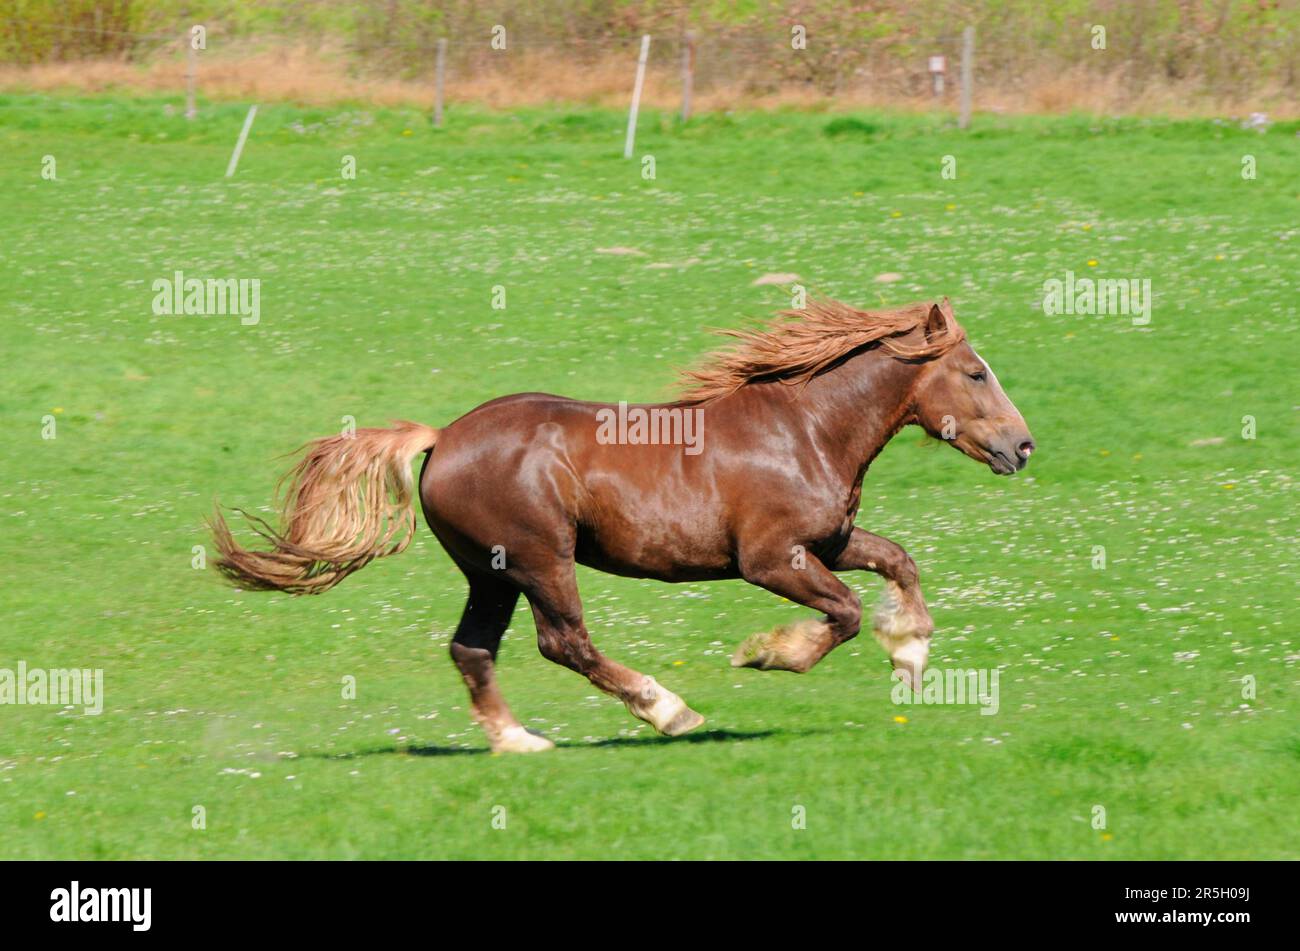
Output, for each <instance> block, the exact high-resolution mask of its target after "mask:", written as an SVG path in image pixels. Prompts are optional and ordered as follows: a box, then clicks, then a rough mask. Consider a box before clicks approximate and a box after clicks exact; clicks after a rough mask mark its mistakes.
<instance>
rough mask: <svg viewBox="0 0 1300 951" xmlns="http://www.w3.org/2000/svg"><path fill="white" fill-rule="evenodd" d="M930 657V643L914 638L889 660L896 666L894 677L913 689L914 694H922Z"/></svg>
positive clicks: (897, 650) (896, 651)
mask: <svg viewBox="0 0 1300 951" xmlns="http://www.w3.org/2000/svg"><path fill="white" fill-rule="evenodd" d="M929 657H930V642H929V641H928V640H925V639H924V638H920V637H914V638H912V639H911V640H910V641H907V642H906V643H904V644H903V645H902V646H901V647H899V648H898V649H896V650H895V651H894V653H893V654H891V655H890V657H889V659H890V661H891V662H892V663H893V665H894V676H895V677H896V678H898V679H899V680H901V681H903V682H904V683H905V684H907V685H908V686H909V687H911V688H912V692H913V693H920V692H921V677H922V675H923V674H924V673H925V664H926V661H927V660H928V659H929Z"/></svg>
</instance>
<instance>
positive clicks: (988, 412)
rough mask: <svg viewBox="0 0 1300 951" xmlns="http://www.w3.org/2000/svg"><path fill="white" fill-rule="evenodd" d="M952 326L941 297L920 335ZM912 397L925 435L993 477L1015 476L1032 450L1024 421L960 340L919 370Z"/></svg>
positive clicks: (990, 371)
mask: <svg viewBox="0 0 1300 951" xmlns="http://www.w3.org/2000/svg"><path fill="white" fill-rule="evenodd" d="M953 323H954V321H953V316H952V310H951V308H950V307H949V304H948V301H947V299H946V298H945V299H944V301H943V302H942V303H941V304H935V305H934V306H933V308H932V309H931V311H930V316H929V318H928V320H927V322H926V328H925V332H926V334H927V336H929V335H930V334H933V333H942V332H944V330H945V328H951V327H952V326H953ZM912 397H913V400H914V403H913V406H914V413H915V418H916V421H917V422H918V423H919V424H920V425H921V426H922V427H923V428H924V429H925V431H926V432H928V433H929V434H930V435H931V436H935V437H937V438H939V439H943V440H944V441H946V442H950V443H952V444H953V445H954V446H956V447H957V448H958V449H960V450H961V451H962V452H964V453H965V454H966V455H968V456H970V457H971V458H972V459H975V460H977V461H979V462H983V463H986V464H987V465H988V467H989V468H990V469H992V470H993V471H994V472H996V473H997V474H998V475H1011V474H1012V473H1014V472H1018V471H1020V470H1021V469H1023V468H1024V467H1025V464H1026V463H1027V462H1028V461H1029V455H1030V453H1032V452H1033V451H1034V437H1033V436H1031V435H1030V434H1029V427H1028V426H1027V425H1025V419H1024V417H1023V416H1021V415H1020V411H1019V410H1017V409H1016V407H1015V405H1014V404H1013V403H1012V402H1011V400H1009V399H1007V394H1006V393H1004V392H1003V391H1002V386H1001V385H1000V384H999V383H998V378H997V377H996V376H995V375H994V373H993V370H992V369H990V367H989V365H988V364H987V363H985V362H984V360H983V358H981V357H980V355H979V354H977V353H976V352H975V351H974V350H973V349H972V348H971V346H970V344H969V343H967V342H966V341H965V340H962V341H961V342H960V343H958V344H956V345H955V346H953V347H952V348H951V349H949V350H948V351H947V352H945V353H943V354H941V355H939V356H936V357H934V358H933V359H931V360H928V361H926V362H925V363H924V364H923V365H922V368H921V372H920V374H919V376H918V377H917V379H916V384H915V386H914V387H913V390H912Z"/></svg>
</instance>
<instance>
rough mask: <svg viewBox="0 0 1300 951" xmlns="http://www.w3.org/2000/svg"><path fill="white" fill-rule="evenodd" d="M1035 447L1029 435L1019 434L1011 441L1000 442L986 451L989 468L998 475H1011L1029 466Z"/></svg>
mask: <svg viewBox="0 0 1300 951" xmlns="http://www.w3.org/2000/svg"><path fill="white" fill-rule="evenodd" d="M1036 448H1037V446H1036V445H1035V443H1034V438H1033V437H1032V436H1030V435H1029V433H1021V434H1019V435H1018V436H1014V437H1012V438H1011V439H1006V440H1000V441H999V445H996V446H990V447H989V448H988V449H987V450H985V451H986V452H987V453H988V463H989V468H990V469H992V470H993V471H994V472H995V473H997V474H998V475H1012V474H1014V473H1016V472H1019V471H1020V470H1021V469H1023V468H1024V467H1025V466H1026V465H1028V464H1029V457H1030V456H1031V455H1033V452H1034V449H1036Z"/></svg>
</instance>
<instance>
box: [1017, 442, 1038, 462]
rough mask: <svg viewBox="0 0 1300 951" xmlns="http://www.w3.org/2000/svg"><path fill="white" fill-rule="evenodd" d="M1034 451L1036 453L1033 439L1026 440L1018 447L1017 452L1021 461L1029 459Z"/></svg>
mask: <svg viewBox="0 0 1300 951" xmlns="http://www.w3.org/2000/svg"><path fill="white" fill-rule="evenodd" d="M1033 451H1034V441H1033V440H1032V439H1026V440H1025V441H1024V442H1022V443H1021V444H1020V445H1019V446H1017V447H1016V452H1018V453H1019V454H1020V458H1021V459H1028V458H1029V454H1030V453H1031V452H1033Z"/></svg>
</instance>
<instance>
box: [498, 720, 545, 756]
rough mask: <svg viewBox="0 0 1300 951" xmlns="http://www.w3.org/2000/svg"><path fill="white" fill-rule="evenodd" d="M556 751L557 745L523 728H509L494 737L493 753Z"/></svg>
mask: <svg viewBox="0 0 1300 951" xmlns="http://www.w3.org/2000/svg"><path fill="white" fill-rule="evenodd" d="M553 749H555V744H554V743H552V742H551V741H550V740H548V739H547V738H546V737H544V736H538V735H537V734H536V733H529V732H528V731H527V730H525V729H524V728H523V727H521V726H517V725H516V726H508V727H506V728H505V729H503V730H502V731H501V732H500V733H498V734H497V735H496V736H495V737H492V752H493V753H541V752H544V751H545V750H553Z"/></svg>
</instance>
